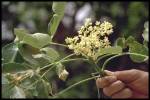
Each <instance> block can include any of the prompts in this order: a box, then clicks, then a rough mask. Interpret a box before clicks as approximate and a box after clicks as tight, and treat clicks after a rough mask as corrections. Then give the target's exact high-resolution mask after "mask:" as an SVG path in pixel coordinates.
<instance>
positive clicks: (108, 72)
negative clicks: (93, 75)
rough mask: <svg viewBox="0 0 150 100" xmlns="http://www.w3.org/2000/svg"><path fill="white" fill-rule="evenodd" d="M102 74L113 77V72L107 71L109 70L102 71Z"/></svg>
mask: <svg viewBox="0 0 150 100" xmlns="http://www.w3.org/2000/svg"><path fill="white" fill-rule="evenodd" d="M104 72H105V73H106V74H107V75H114V72H112V71H109V70H104Z"/></svg>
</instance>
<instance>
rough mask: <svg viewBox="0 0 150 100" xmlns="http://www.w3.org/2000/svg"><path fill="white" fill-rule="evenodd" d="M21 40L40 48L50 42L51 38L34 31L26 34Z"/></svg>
mask: <svg viewBox="0 0 150 100" xmlns="http://www.w3.org/2000/svg"><path fill="white" fill-rule="evenodd" d="M23 42H24V43H26V44H29V45H31V46H32V47H35V48H39V49H40V48H42V47H44V46H46V45H48V44H49V43H50V42H51V38H50V36H49V35H47V34H43V33H35V34H32V35H27V36H25V37H24V38H23Z"/></svg>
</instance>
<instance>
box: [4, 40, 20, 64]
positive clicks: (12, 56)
mask: <svg viewBox="0 0 150 100" xmlns="http://www.w3.org/2000/svg"><path fill="white" fill-rule="evenodd" d="M17 55H19V54H18V47H17V46H16V44H15V43H10V44H7V45H5V46H4V47H3V48H2V58H3V63H9V62H22V58H21V57H20V59H16V57H17ZM18 60H19V61H18ZM20 60H21V61H20Z"/></svg>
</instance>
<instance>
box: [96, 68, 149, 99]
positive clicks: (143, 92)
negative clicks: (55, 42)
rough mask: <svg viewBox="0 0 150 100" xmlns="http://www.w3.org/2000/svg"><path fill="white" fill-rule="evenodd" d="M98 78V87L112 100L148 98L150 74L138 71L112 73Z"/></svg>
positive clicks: (107, 72) (108, 72) (109, 72)
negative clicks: (149, 76) (113, 99)
mask: <svg viewBox="0 0 150 100" xmlns="http://www.w3.org/2000/svg"><path fill="white" fill-rule="evenodd" d="M105 72H106V74H107V76H105V77H103V78H98V79H97V80H96V85H97V87H98V88H103V92H104V94H105V95H107V96H109V97H112V98H148V89H149V86H148V72H144V71H141V70H137V69H131V70H124V71H116V72H111V71H108V70H105Z"/></svg>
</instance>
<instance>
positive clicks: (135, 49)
mask: <svg viewBox="0 0 150 100" xmlns="http://www.w3.org/2000/svg"><path fill="white" fill-rule="evenodd" d="M129 52H131V53H138V54H142V55H147V56H148V48H146V47H145V46H144V45H142V44H140V43H138V42H136V41H132V43H130V44H129ZM130 58H131V59H132V60H133V61H134V62H138V63H140V62H143V61H145V57H141V56H135V55H130Z"/></svg>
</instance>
